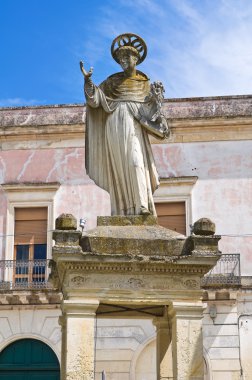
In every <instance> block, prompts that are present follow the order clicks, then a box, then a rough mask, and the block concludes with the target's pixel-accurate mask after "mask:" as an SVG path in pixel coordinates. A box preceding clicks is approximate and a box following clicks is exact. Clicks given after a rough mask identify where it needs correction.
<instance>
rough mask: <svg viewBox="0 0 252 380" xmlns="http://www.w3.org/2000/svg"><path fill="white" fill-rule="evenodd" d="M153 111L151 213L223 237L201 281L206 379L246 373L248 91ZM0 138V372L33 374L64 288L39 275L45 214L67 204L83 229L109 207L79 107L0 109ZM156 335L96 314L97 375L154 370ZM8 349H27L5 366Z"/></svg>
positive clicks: (49, 216) (251, 135)
mask: <svg viewBox="0 0 252 380" xmlns="http://www.w3.org/2000/svg"><path fill="white" fill-rule="evenodd" d="M163 111H164V113H165V115H166V117H167V120H168V123H169V126H170V128H171V135H170V137H169V139H168V140H162V141H159V140H155V139H154V138H151V143H152V148H153V152H154V157H155V161H156V165H157V169H158V172H159V175H160V178H161V185H160V187H159V189H158V190H157V191H156V193H155V194H154V197H155V204H156V208H157V213H158V218H159V223H160V224H161V225H163V226H165V227H167V228H169V229H173V230H176V231H177V232H180V233H183V234H184V235H187V236H189V235H190V234H191V227H190V226H191V225H192V224H193V223H194V222H195V221H196V220H198V219H199V218H202V217H207V218H210V219H211V220H213V221H214V222H215V224H216V234H217V235H221V240H220V243H219V248H220V250H221V251H222V258H221V259H220V261H219V263H218V264H217V266H216V268H215V269H214V270H213V271H212V272H211V273H209V274H208V276H206V278H204V279H203V280H202V289H203V290H204V291H203V299H204V301H205V304H206V309H205V314H204V319H203V336H204V341H203V343H204V356H205V378H206V379H211V380H219V379H223V378H225V379H227V380H229V379H230V380H231V379H252V368H251V361H250V358H249V352H250V350H251V348H252V344H251V342H252V339H251V337H252V280H251V279H252V277H251V276H252V260H251V257H252V251H251V249H252V248H251V246H252V245H251V243H252V233H251V218H252V209H251V207H250V204H251V202H252V178H251V177H252V175H251V173H252V149H251V147H252V143H251V139H252V97H251V96H234V97H216V98H192V99H171V100H167V101H166V102H165V103H164V109H163ZM0 141H1V143H0V144H1V145H0V146H1V150H0V181H1V182H0V183H1V187H0V231H1V232H0V234H1V239H0V255H1V256H0V258H1V267H0V322H1V323H0V351H1V353H0V374H1V372H2V374H4V375H5V376H9V378H11V376H12V374H13V372H11V371H17V372H18V371H19V373H21V372H22V371H24V373H25V371H26V372H27V371H30V372H29V373H30V374H31V376H33V375H34V376H35V375H36V371H39V370H40V371H41V369H39V366H40V367H43V368H44V370H45V371H47V373H46V374H45V376H48V377H47V378H52V379H54V378H55V379H56V378H57V376H59V365H60V360H61V359H60V358H61V326H60V324H59V317H60V315H61V309H60V303H61V298H62V295H61V294H60V293H59V292H58V291H57V289H54V288H53V286H52V284H51V283H50V282H49V281H48V276H49V274H50V265H49V264H50V259H51V255H52V244H53V241H52V231H53V230H54V229H55V224H54V223H55V218H56V217H58V216H59V215H60V214H62V213H71V214H73V215H74V216H75V217H76V218H77V220H78V221H79V220H80V219H85V220H86V222H85V230H90V229H92V228H94V227H95V226H96V218H97V216H99V215H109V214H110V201H109V195H108V194H107V193H106V192H105V191H103V190H101V189H100V188H98V187H97V186H95V185H94V183H93V182H92V181H91V180H90V179H89V177H88V176H87V175H86V173H85V107H83V105H63V106H45V107H22V108H2V109H0ZM80 228H81V227H80ZM155 340H156V332H155V327H154V325H153V324H152V321H151V319H138V320H136V319H129V318H118V319H116V320H113V321H112V320H110V319H109V318H108V319H102V318H99V317H97V322H96V361H95V363H96V364H95V371H96V373H97V380H98V379H101V376H102V371H104V372H105V373H106V379H107V380H115V379H120V380H128V379H131V380H133V379H135V380H146V379H147V380H151V379H154V378H155V373H156V372H155V365H156V364H155V355H156V353H155ZM38 342H39V343H38ZM40 343H41V344H40ZM39 344H40V345H39ZM18 347H19V348H18ZM18 350H20V352H25V353H26V357H25V358H23V359H22V360H21V359H20V360H19V362H20V363H21V364H20V365H19V367H17V368H16V369H15V368H14V367H13V365H12V366H11V363H12V362H15V360H16V357H15V355H17V352H19V351H18ZM33 350H34V352H38V354H37V357H41V360H40V361H38V360H37V361H35V362H34V361H33V360H32V358H31V355H30V354H29V352H32V351H33ZM39 353H40V354H39ZM39 355H40V356H39ZM43 357H47V358H48V359H47V362H46V364H45V363H44V364H43V365H42V363H43V360H42V358H43ZM25 361H26V365H24V366H22V363H24V362H25ZM11 368H12V369H11ZM49 372H50V376H51V377H49V375H48V374H49ZM53 376H54V377H53ZM6 378H8V377H6ZM31 378H32V377H31Z"/></svg>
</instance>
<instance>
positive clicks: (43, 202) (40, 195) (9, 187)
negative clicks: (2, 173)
mask: <svg viewBox="0 0 252 380" xmlns="http://www.w3.org/2000/svg"><path fill="white" fill-rule="evenodd" d="M59 186H60V185H59V184H58V183H44V184H43V183H36V184H31V183H29V184H3V185H2V188H3V189H4V191H5V194H6V196H7V201H8V206H7V223H6V244H5V246H6V250H5V260H14V254H16V253H15V245H17V244H16V242H15V241H14V235H16V236H17V235H18V234H17V233H15V219H16V216H17V215H16V210H21V209H29V210H31V209H33V210H35V209H41V208H44V209H46V210H47V225H46V228H45V230H47V231H52V230H53V229H54V197H55V194H56V192H57V190H58V188H59ZM41 220H42V219H41ZM32 224H34V223H32ZM22 225H23V226H24V225H25V223H22ZM17 228H19V227H17ZM34 228H35V226H34ZM41 231H42V229H41ZM40 237H41V236H40ZM17 243H19V244H18V245H22V244H23V245H29V246H30V242H29V243H27V244H26V242H22V241H19V242H17ZM21 243H22V244H21ZM44 243H45V241H44V240H43V242H42V243H41V244H43V245H44ZM46 243H47V258H48V259H50V258H51V251H52V233H51V232H48V234H47V241H46ZM36 244H40V243H39V242H38V241H37V242H36ZM18 249H19V250H21V248H18ZM30 249H31V248H30V247H29V249H28V248H23V251H22V253H18V254H17V255H18V256H17V257H21V256H20V255H23V257H29V258H30V257H33V259H34V257H39V256H41V255H43V253H41V250H40V251H39V252H38V249H39V247H38V246H37V247H35V256H34V253H33V256H31V255H32V254H31V250H30ZM25 250H26V252H27V250H28V253H25ZM19 252H20V251H19ZM25 255H26V256H25Z"/></svg>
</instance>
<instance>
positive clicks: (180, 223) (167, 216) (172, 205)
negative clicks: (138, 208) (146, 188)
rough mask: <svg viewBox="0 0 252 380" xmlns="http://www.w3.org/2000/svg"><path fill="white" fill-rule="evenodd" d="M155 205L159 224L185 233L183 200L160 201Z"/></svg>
mask: <svg viewBox="0 0 252 380" xmlns="http://www.w3.org/2000/svg"><path fill="white" fill-rule="evenodd" d="M155 206H156V211H157V215H158V223H159V224H160V226H163V227H166V228H168V229H169V230H173V231H176V232H179V233H180V234H183V235H186V210H185V202H162V203H156V204H155Z"/></svg>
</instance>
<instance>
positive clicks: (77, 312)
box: [61, 299, 99, 318]
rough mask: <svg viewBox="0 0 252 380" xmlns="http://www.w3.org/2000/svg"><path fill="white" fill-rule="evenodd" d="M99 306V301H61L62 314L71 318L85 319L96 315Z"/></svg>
mask: <svg viewBox="0 0 252 380" xmlns="http://www.w3.org/2000/svg"><path fill="white" fill-rule="evenodd" d="M98 306H99V301H98V300H94V299H90V300H79V299H78V300H63V301H62V303H61V309H62V312H63V314H65V315H66V316H71V317H78V318H81V317H83V318H85V317H93V316H95V315H96V310H97V308H98Z"/></svg>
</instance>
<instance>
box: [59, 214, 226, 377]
mask: <svg viewBox="0 0 252 380" xmlns="http://www.w3.org/2000/svg"><path fill="white" fill-rule="evenodd" d="M74 232H75V233H76V239H75V240H74V242H73V238H72V235H71V234H72V233H74ZM77 234H78V232H77V231H69V230H61V231H60V230H57V231H56V233H55V234H54V237H55V239H56V244H55V246H54V248H53V259H54V261H55V268H54V275H52V276H54V277H55V281H58V286H59V287H60V289H61V291H62V293H63V296H64V297H63V298H64V300H67V301H64V302H63V304H62V311H63V319H64V323H65V324H64V323H63V325H65V326H66V328H65V332H64V334H65V337H67V336H69V337H70V336H71V332H70V331H69V329H70V326H73V325H72V323H73V324H74V320H72V318H77V319H78V324H79V328H78V327H76V326H77V325H78V324H77V325H75V327H74V334H78V331H79V330H81V332H80V334H83V333H84V334H87V337H86V338H87V339H91V338H90V337H92V332H91V330H92V329H93V319H92V318H93V317H92V316H90V315H89V316H88V319H87V314H86V311H85V307H83V308H81V307H80V304H81V303H84V304H85V302H90V300H92V304H93V305H96V307H95V309H96V308H97V313H98V314H99V315H101V314H103V313H106V311H108V310H110V311H111V310H112V311H113V316H114V315H115V316H123V317H127V316H130V317H132V316H135V317H139V312H141V313H142V315H141V317H148V318H154V317H155V316H156V317H162V320H161V319H160V320H157V319H156V320H155V324H156V326H157V353H158V355H157V356H158V360H159V365H158V366H157V368H158V376H157V377H158V380H160V379H163V380H166V379H168V378H170V377H171V374H173V378H174V380H175V379H176V380H189V379H191V378H192V376H193V375H194V374H196V377H195V378H197V379H198V380H200V379H202V380H203V377H202V368H203V367H202V365H203V353H202V341H201V335H200V332H201V318H202V313H203V311H202V310H203V305H202V290H201V287H200V279H201V277H202V276H203V275H204V274H206V273H207V272H208V271H209V270H210V269H211V268H212V267H213V266H214V265H215V263H216V262H217V260H218V258H219V257H220V253H219V251H218V240H219V237H215V236H203V237H202V236H192V237H189V238H186V237H185V236H183V235H180V234H178V233H176V232H173V231H170V230H167V229H165V228H163V227H161V226H159V225H158V224H157V221H156V219H155V218H154V217H144V216H137V217H134V216H132V217H100V218H98V226H97V228H95V229H94V230H91V231H88V232H86V233H85V236H83V237H82V238H81V236H80V233H79V235H78V236H79V240H78V239H77ZM68 241H69V242H68ZM79 244H80V245H79ZM209 247H211V248H209ZM68 302H70V304H71V310H78V313H77V314H78V316H76V315H75V316H74V315H73V314H72V312H71V313H70V314H69V315H68V314H67V310H68V306H67V303H68ZM117 310H118V311H117ZM167 310H168V312H167ZM115 312H116V313H115ZM104 315H105V314H104ZM109 315H110V317H111V314H109ZM87 321H88V322H87ZM87 323H88V324H87ZM84 325H85V329H84V328H83V326H84ZM171 327H172V333H171V334H170V332H169V331H168V328H169V329H171ZM182 327H183V334H181V331H182V330H181V329H182ZM76 329H77V330H78V331H77V330H76ZM89 329H90V331H89ZM87 330H88V331H87ZM162 332H165V333H164V334H162ZM69 334H70V335H69ZM86 338H85V336H82V337H79V338H78V339H79V340H78V341H79V342H80V347H79V346H78V347H79V348H78V347H77V352H76V357H78V358H79V359H78V360H80V361H81V359H80V358H82V357H83V360H84V356H83V352H82V351H83V348H81V347H82V342H84V341H86V340H85V339H86ZM69 339H70V340H69ZM69 339H68V338H64V340H63V341H64V342H65V343H64V344H65V348H64V349H65V351H66V350H67V352H68V358H71V357H72V356H73V354H71V352H72V350H73V349H74V348H73V347H72V346H71V344H70V342H71V338H69ZM166 340H167V341H166ZM170 340H172V344H170ZM90 347H91V348H90V350H89V351H85V361H86V362H88V363H93V360H94V352H93V348H92V347H93V346H92V345H91V346H90ZM171 347H172V351H173V355H172V357H173V364H172V369H171V365H170V364H169V363H171V354H170V353H168V352H166V351H167V350H168V349H169V350H171ZM189 348H190V349H191V350H192V352H193V353H195V355H194V354H193V355H191V356H190V358H189V359H188V360H189V361H188V360H185V359H184V358H185V357H186V355H187V352H188V350H189ZM62 351H64V350H62ZM71 355H72V356H71ZM88 355H90V357H88ZM68 358H67V357H62V361H63V362H64V363H65V364H64V363H63V368H66V370H65V374H66V375H64V376H65V377H63V378H62V380H64V379H72V378H74V379H75V380H79V379H82V377H81V375H80V371H79V370H77V367H78V368H81V370H82V371H84V373H83V378H87V379H92V373H91V372H92V370H90V368H91V367H89V369H85V366H84V364H83V365H82V364H81V362H79V363H78V366H77V365H76V370H75V368H74V367H73V366H70V367H71V368H70V370H69V371H70V372H71V376H72V377H67V376H68V375H67V371H68V370H67V368H68ZM70 361H71V360H70ZM69 365H70V364H69ZM64 366H65V367H64ZM78 371H79V372H78ZM85 371H86V372H85ZM90 371H91V372H90ZM195 371H196V372H195ZM74 376H75V377H74ZM85 376H87V377H85Z"/></svg>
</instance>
